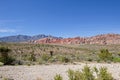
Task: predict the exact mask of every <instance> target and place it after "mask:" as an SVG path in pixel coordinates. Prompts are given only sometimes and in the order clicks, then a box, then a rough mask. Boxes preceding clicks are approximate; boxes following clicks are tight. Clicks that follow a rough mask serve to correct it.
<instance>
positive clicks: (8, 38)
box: [0, 34, 61, 42]
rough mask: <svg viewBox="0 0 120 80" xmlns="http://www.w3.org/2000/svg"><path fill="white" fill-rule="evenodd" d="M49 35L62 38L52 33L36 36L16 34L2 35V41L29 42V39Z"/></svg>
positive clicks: (0, 40)
mask: <svg viewBox="0 0 120 80" xmlns="http://www.w3.org/2000/svg"><path fill="white" fill-rule="evenodd" d="M47 37H52V38H61V37H55V36H51V35H44V34H39V35H35V36H28V35H15V36H6V37H0V42H27V41H33V40H38V39H41V38H47Z"/></svg>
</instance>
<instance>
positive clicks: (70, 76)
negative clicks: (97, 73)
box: [67, 69, 75, 80]
mask: <svg viewBox="0 0 120 80" xmlns="http://www.w3.org/2000/svg"><path fill="white" fill-rule="evenodd" d="M67 72H68V77H69V80H74V78H75V76H74V74H75V72H74V70H71V69H69V70H68V71H67Z"/></svg>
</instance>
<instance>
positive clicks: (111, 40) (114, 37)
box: [34, 34, 120, 45]
mask: <svg viewBox="0 0 120 80" xmlns="http://www.w3.org/2000/svg"><path fill="white" fill-rule="evenodd" d="M34 43H43V44H45V43H48V44H49V43H55V44H102V45H106V44H120V34H102V35H97V36H92V37H85V38H83V37H75V38H63V39H60V38H52V37H47V38H42V39H39V40H35V41H34Z"/></svg>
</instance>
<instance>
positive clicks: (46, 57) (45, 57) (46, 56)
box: [41, 54, 50, 61]
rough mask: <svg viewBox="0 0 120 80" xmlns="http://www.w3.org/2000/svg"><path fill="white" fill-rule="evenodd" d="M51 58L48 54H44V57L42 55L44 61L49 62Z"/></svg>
mask: <svg viewBox="0 0 120 80" xmlns="http://www.w3.org/2000/svg"><path fill="white" fill-rule="evenodd" d="M49 58H50V56H49V55H47V54H42V55H41V59H42V60H43V61H48V60H49Z"/></svg>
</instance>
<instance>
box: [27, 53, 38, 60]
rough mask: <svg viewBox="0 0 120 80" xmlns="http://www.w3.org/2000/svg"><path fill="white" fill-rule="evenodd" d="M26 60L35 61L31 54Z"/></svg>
mask: <svg viewBox="0 0 120 80" xmlns="http://www.w3.org/2000/svg"><path fill="white" fill-rule="evenodd" d="M28 59H29V61H36V58H35V55H34V54H33V53H31V54H30V56H29V58H28Z"/></svg>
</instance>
